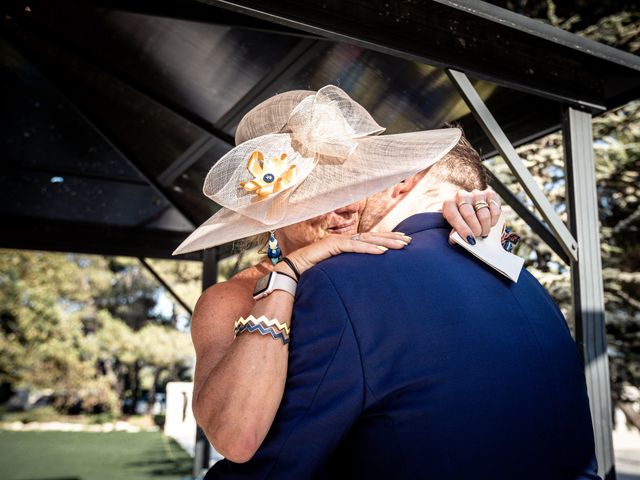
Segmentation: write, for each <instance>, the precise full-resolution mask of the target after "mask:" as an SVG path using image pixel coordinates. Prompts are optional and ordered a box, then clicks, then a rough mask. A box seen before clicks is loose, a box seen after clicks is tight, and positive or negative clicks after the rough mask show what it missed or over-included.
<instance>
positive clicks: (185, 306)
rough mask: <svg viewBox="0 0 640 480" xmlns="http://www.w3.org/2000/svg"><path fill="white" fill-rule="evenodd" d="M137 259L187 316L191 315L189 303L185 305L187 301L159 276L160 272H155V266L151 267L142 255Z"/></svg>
mask: <svg viewBox="0 0 640 480" xmlns="http://www.w3.org/2000/svg"><path fill="white" fill-rule="evenodd" d="M138 260H139V261H140V263H141V264H142V265H143V266H144V267H145V268H146V269H147V270H148V272H149V273H150V274H151V275H153V278H155V279H156V280H157V281H158V282H159V283H160V285H162V287H163V288H164V289H165V290H166V291H168V292H169V294H170V295H171V296H172V297H173V298H174V299H175V300H176V301H177V302H178V303H179V304H180V305H182V308H184V309H185V310H186V311H187V313H188V314H189V316H191V315H193V311H192V310H191V307H190V306H189V305H187V303H186V302H185V301H184V300H182V298H181V297H180V295H178V294H177V293H176V292H175V290H174V289H173V288H171V285H169V284H168V283H167V282H165V281H164V278H162V277H161V276H160V274H159V273H158V272H156V270H155V268H153V267H152V266H151V264H150V263H149V262H147V261H146V260H145V259H144V258H142V257H138Z"/></svg>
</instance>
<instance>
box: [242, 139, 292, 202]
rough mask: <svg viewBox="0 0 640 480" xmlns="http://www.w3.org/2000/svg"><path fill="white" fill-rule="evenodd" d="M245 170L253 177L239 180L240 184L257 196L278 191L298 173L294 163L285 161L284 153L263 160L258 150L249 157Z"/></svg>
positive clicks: (285, 155)
mask: <svg viewBox="0 0 640 480" xmlns="http://www.w3.org/2000/svg"><path fill="white" fill-rule="evenodd" d="M247 170H249V173H251V175H253V177H254V178H253V179H252V180H249V181H248V182H240V186H241V187H242V188H244V189H245V190H247V191H248V192H255V193H256V194H257V195H258V196H259V197H266V196H268V195H270V194H272V193H276V192H279V191H280V190H282V189H283V188H284V187H286V186H287V185H289V184H290V183H291V182H293V181H294V180H295V178H296V175H297V173H298V169H297V167H296V166H295V165H289V164H288V163H287V154H286V153H283V154H282V155H280V157H273V158H271V159H270V160H265V159H264V155H263V153H262V152H261V151H260V150H254V151H253V153H252V154H251V156H250V157H249V161H248V162H247Z"/></svg>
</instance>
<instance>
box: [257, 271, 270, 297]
mask: <svg viewBox="0 0 640 480" xmlns="http://www.w3.org/2000/svg"><path fill="white" fill-rule="evenodd" d="M269 280H271V273H270V274H269V275H265V276H264V277H262V278H261V279H259V280H258V281H257V282H256V289H255V290H254V291H253V295H254V296H256V295H260V294H261V293H263V292H265V291H266V290H267V289H268V288H269Z"/></svg>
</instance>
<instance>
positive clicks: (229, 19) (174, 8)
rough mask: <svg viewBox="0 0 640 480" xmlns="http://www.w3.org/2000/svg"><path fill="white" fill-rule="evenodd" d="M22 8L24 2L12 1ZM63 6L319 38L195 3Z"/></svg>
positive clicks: (34, 0) (35, 0)
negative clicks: (118, 11) (101, 9)
mask: <svg viewBox="0 0 640 480" xmlns="http://www.w3.org/2000/svg"><path fill="white" fill-rule="evenodd" d="M13 3H17V4H19V6H20V8H24V1H21V2H19V1H14V2H13ZM47 3H50V1H49V0H30V1H29V4H30V5H34V4H35V5H36V6H38V7H40V6H45V5H46V4H47ZM61 4H62V5H66V6H67V7H68V8H78V7H85V8H86V7H87V5H89V6H90V7H95V8H103V9H108V10H120V11H124V12H132V13H140V14H143V15H152V16H156V17H165V18H175V19H178V20H189V21H192V22H198V23H208V24H211V25H221V26H225V27H232V28H240V29H242V30H253V31H257V32H264V33H273V34H277V35H286V36H292V37H301V38H319V37H318V36H317V35H313V34H311V33H307V32H304V31H302V30H296V29H294V28H288V27H285V26H282V25H276V24H274V23H271V22H266V21H263V20H260V19H258V18H254V17H250V16H247V15H242V14H239V13H235V12H232V11H229V10H224V9H220V8H211V7H210V6H208V5H204V4H202V3H199V2H197V1H189V0H187V1H185V0H153V1H151V0H58V1H57V2H56V5H58V6H60V5H61Z"/></svg>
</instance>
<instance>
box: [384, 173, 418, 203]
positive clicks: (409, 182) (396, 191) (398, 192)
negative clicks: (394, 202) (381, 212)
mask: <svg viewBox="0 0 640 480" xmlns="http://www.w3.org/2000/svg"><path fill="white" fill-rule="evenodd" d="M422 177H423V175H422V172H419V173H416V174H415V175H413V176H411V177H409V178H407V179H406V180H402V181H401V182H400V183H397V184H396V185H395V186H394V187H393V191H392V192H391V196H392V197H393V198H398V197H400V198H401V197H404V196H405V195H406V194H407V193H409V192H410V191H411V190H413V188H414V187H415V186H416V185H417V184H418V182H419V181H420V179H421V178H422Z"/></svg>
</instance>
